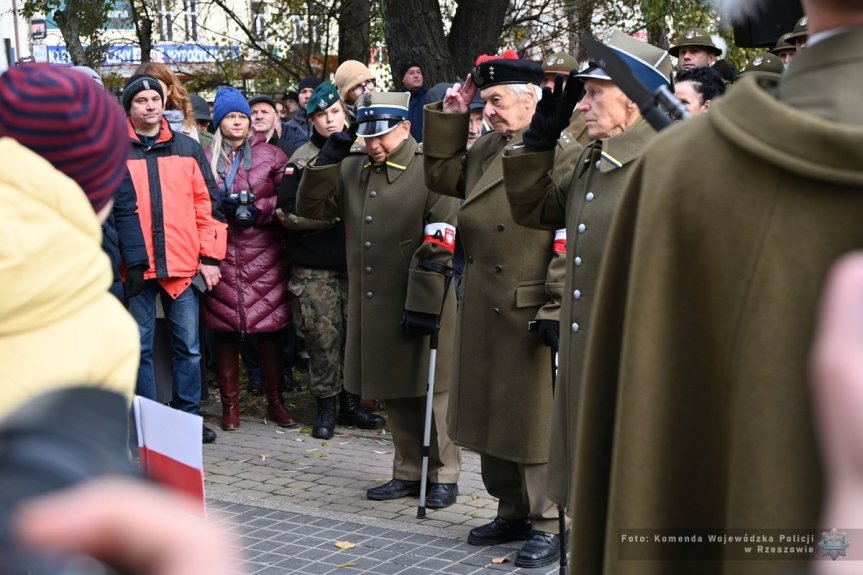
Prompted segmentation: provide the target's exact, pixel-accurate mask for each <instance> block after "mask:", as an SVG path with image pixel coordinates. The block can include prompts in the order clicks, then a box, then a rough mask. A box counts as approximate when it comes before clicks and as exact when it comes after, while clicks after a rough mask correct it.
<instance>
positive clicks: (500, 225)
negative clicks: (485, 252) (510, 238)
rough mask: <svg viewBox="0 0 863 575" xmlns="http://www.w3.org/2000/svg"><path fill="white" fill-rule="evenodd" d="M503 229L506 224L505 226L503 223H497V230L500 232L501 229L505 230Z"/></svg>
mask: <svg viewBox="0 0 863 575" xmlns="http://www.w3.org/2000/svg"><path fill="white" fill-rule="evenodd" d="M505 229H506V226H505V225H503V224H498V225H497V231H499V232H502V231H503V230H505Z"/></svg>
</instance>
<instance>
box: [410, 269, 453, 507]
mask: <svg viewBox="0 0 863 575" xmlns="http://www.w3.org/2000/svg"><path fill="white" fill-rule="evenodd" d="M420 268H422V269H424V270H428V271H432V272H436V273H439V274H441V275H443V277H444V283H443V297H442V298H441V302H440V313H438V314H437V315H436V316H435V326H434V329H433V330H432V333H431V336H430V337H429V349H430V350H431V352H430V353H429V375H428V383H427V384H426V412H425V427H424V429H423V452H422V453H423V461H422V472H421V473H422V475H420V501H419V505H418V506H417V519H424V518H425V516H426V489H427V488H428V469H429V449H430V447H431V421H432V405H433V402H434V377H435V363H436V362H437V346H438V334H439V333H440V318H441V316H442V315H443V310H444V305H445V304H446V296H447V294H448V293H449V285H450V282H451V281H452V276H453V271H452V268H451V267H449V266H447V265H445V264H442V263H440V262H437V261H435V260H422V261H421V262H420Z"/></svg>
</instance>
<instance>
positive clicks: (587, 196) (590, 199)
mask: <svg viewBox="0 0 863 575" xmlns="http://www.w3.org/2000/svg"><path fill="white" fill-rule="evenodd" d="M594 197H596V196H594V195H593V192H587V195H586V196H584V199H585V200H587V201H588V202H592V201H593V198H594Z"/></svg>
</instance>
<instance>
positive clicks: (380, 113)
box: [357, 104, 407, 138]
mask: <svg viewBox="0 0 863 575" xmlns="http://www.w3.org/2000/svg"><path fill="white" fill-rule="evenodd" d="M406 117H407V109H406V108H403V107H401V106H392V105H387V104H372V105H371V106H367V107H363V108H357V123H358V126H357V134H358V135H360V136H363V137H365V138H373V137H375V136H383V135H384V134H386V133H387V132H390V131H391V130H393V129H395V128H396V126H398V125H399V124H401V123H402V122H404V121H405V118H406Z"/></svg>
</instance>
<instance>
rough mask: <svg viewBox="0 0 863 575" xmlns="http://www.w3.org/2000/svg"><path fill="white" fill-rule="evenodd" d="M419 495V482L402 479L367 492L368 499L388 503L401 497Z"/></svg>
mask: <svg viewBox="0 0 863 575" xmlns="http://www.w3.org/2000/svg"><path fill="white" fill-rule="evenodd" d="M419 494H420V482H419V481H402V480H401V479H393V480H391V481H390V482H389V483H384V484H383V485H379V486H377V487H372V488H371V489H369V490H368V491H366V497H368V498H369V499H374V500H375V501H388V500H390V499H399V498H401V497H418V496H419Z"/></svg>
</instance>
